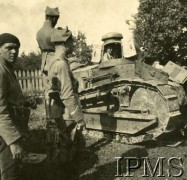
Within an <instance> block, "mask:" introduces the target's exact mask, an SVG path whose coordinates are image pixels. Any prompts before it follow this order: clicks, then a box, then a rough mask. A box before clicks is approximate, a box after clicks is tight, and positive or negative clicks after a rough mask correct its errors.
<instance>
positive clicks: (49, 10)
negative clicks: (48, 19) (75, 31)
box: [45, 6, 60, 17]
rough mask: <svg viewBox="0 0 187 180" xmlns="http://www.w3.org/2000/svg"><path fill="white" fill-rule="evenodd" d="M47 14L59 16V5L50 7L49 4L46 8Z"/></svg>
mask: <svg viewBox="0 0 187 180" xmlns="http://www.w3.org/2000/svg"><path fill="white" fill-rule="evenodd" d="M45 15H47V16H57V17H59V15H60V12H59V9H58V7H56V8H50V7H49V6H47V7H46V9H45Z"/></svg>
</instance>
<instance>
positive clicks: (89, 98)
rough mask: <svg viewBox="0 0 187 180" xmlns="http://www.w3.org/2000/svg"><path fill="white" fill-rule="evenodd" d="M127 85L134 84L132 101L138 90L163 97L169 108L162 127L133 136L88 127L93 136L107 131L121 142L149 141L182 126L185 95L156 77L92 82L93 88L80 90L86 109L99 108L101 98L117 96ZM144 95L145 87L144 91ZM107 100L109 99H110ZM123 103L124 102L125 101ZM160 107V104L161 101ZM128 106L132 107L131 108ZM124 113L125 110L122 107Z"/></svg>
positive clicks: (103, 134) (132, 85)
mask: <svg viewBox="0 0 187 180" xmlns="http://www.w3.org/2000/svg"><path fill="white" fill-rule="evenodd" d="M124 87H130V89H131V91H130V92H129V101H130V104H131V103H132V102H131V101H132V99H133V95H134V93H135V92H137V90H139V89H142V90H143V92H144V91H145V92H149V93H150V94H151V93H153V95H154V93H156V94H158V96H160V98H161V99H162V100H163V102H164V103H165V104H164V107H165V112H166V113H165V115H164V117H161V119H160V118H159V117H157V118H158V127H156V128H154V129H152V130H148V131H147V132H146V133H145V134H141V135H138V136H132V135H131V134H128V133H124V132H115V131H110V130H109V131H107V130H102V129H94V128H88V131H89V133H88V134H89V135H91V136H96V137H97V136H99V137H104V136H106V134H108V135H109V136H111V137H112V139H116V140H117V141H121V142H125V143H128V144H135V143H139V142H142V141H145V140H151V139H156V138H157V137H159V136H160V135H161V134H163V133H166V132H169V131H173V130H174V129H175V128H176V127H177V126H178V125H180V123H181V122H180V120H181V119H180V115H181V113H180V105H181V103H182V100H181V99H182V98H181V97H180V95H181V94H179V93H178V91H177V90H176V88H177V87H176V88H174V86H173V85H169V84H163V83H160V82H157V81H155V80H149V81H144V80H142V79H140V78H133V79H132V78H129V79H128V78H125V79H119V80H114V81H112V82H109V83H105V84H103V85H99V86H93V87H92V84H90V87H89V88H86V89H84V90H82V91H80V93H79V97H80V100H81V103H82V105H83V108H86V109H90V108H92V107H94V108H95V107H99V106H100V104H99V103H98V102H99V101H100V100H106V97H108V94H109V93H110V94H112V95H114V96H115V95H116V94H118V95H119V94H120V92H121V91H122V90H123V89H124ZM139 95H140V96H141V90H140V94H139ZM119 97H120V96H118V98H119ZM107 102H109V101H108V100H107ZM122 105H123V104H122ZM157 106H159V103H158V104H157ZM127 109H128V107H127ZM119 111H121V112H122V113H123V110H119Z"/></svg>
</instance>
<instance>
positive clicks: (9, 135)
mask: <svg viewBox="0 0 187 180" xmlns="http://www.w3.org/2000/svg"><path fill="white" fill-rule="evenodd" d="M23 101H24V99H23V94H22V91H21V88H20V85H19V82H18V81H17V79H16V76H15V74H14V72H13V70H12V69H11V68H9V67H8V66H7V65H6V63H4V64H3V63H0V136H1V137H2V138H3V139H4V140H5V142H6V144H7V145H9V144H11V143H13V142H14V141H16V140H17V139H19V138H20V137H21V134H20V132H19V131H18V129H17V128H16V126H15V123H14V122H13V120H12V118H11V117H10V108H11V106H17V107H20V106H22V104H23Z"/></svg>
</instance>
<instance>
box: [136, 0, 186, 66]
mask: <svg viewBox="0 0 187 180" xmlns="http://www.w3.org/2000/svg"><path fill="white" fill-rule="evenodd" d="M139 1H140V6H139V12H138V14H137V15H136V16H135V23H136V29H135V30H134V37H135V44H136V46H137V49H139V53H140V55H141V56H142V57H151V58H153V59H155V60H158V61H160V63H161V64H166V63H167V62H168V61H169V60H171V61H173V62H176V63H178V64H181V65H187V2H186V0H183V1H182V0H172V1H171V0H139Z"/></svg>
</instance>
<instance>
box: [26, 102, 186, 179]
mask: <svg viewBox="0 0 187 180" xmlns="http://www.w3.org/2000/svg"><path fill="white" fill-rule="evenodd" d="M45 123H46V122H45V112H44V106H43V105H39V106H38V108H37V109H36V110H33V111H32V114H31V120H30V124H29V126H30V129H31V131H34V132H36V133H41V135H40V136H41V137H44V136H45V131H43V129H44V127H45ZM176 136H177V135H174V136H169V137H168V138H169V140H172V139H175V138H176ZM85 139H86V147H85V148H84V149H83V150H82V151H81V152H79V154H78V155H77V157H76V158H75V162H74V167H73V168H72V166H71V165H68V164H65V165H64V166H62V167H60V168H61V170H62V171H63V170H64V171H65V173H66V172H68V171H69V173H70V174H71V178H72V179H77V180H138V179H142V180H147V179H153V180H162V179H163V180H175V179H180V180H185V179H186V180H187V159H186V157H187V141H186V140H185V139H184V138H183V143H182V144H180V145H179V146H177V147H168V146H166V145H165V144H164V143H163V142H159V143H154V142H149V143H146V144H142V145H126V144H121V143H117V142H115V141H111V140H108V139H106V138H91V137H90V136H85ZM179 140H182V139H180V138H179ZM44 144H45V140H42V139H40V140H38V149H37V151H38V152H39V153H45V149H42V148H40V147H42V145H44ZM29 150H30V151H32V147H30V149H29ZM115 157H124V158H125V157H137V158H138V160H139V161H137V160H131V166H136V165H137V163H141V165H140V166H139V168H136V169H134V170H133V169H132V170H131V171H130V174H131V177H125V174H126V173H127V169H126V168H127V161H126V160H124V159H123V160H121V161H120V164H119V163H118V164H119V165H120V168H121V169H119V168H117V159H116V158H115ZM143 157H147V159H149V161H150V163H151V166H152V168H153V169H154V166H155V165H156V162H157V160H158V158H161V159H162V160H163V161H162V162H161V161H159V162H160V163H163V166H162V164H161V166H160V168H161V167H162V168H161V169H159V168H158V169H157V171H156V173H155V175H154V176H151V173H150V172H149V170H148V168H147V166H146V167H145V168H144V160H143V159H142V158H143ZM172 157H175V158H181V159H182V160H181V161H180V160H179V159H175V160H174V161H172V163H171V162H169V159H170V158H172ZM140 159H142V160H140ZM172 165H173V166H172ZM175 165H176V166H175ZM70 166H71V167H70ZM181 169H182V170H181ZM53 170H54V171H56V169H55V168H54V167H52V168H50V171H53ZM117 170H119V171H118V172H117ZM146 170H147V175H148V176H147V177H143V175H144V173H145V171H146ZM48 171H49V169H48ZM159 172H160V176H162V177H158V175H159ZM169 172H170V175H171V176H170V177H169V176H168V173H169ZM180 172H183V173H182V175H181V176H180V177H174V176H175V175H178V174H180ZM40 173H41V172H40ZM43 173H45V171H43ZM43 173H41V175H38V179H39V180H42V179H45V178H46V177H45V178H42V176H43ZM117 173H119V174H120V175H122V177H116V176H115V175H117ZM31 174H32V173H31ZM57 176H59V178H57ZM34 179H35V180H36V178H34ZM46 179H49V180H53V179H63V180H64V179H67V180H70V178H62V176H61V175H60V174H58V173H56V174H54V172H53V176H50V177H49V176H48V178H46Z"/></svg>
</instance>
